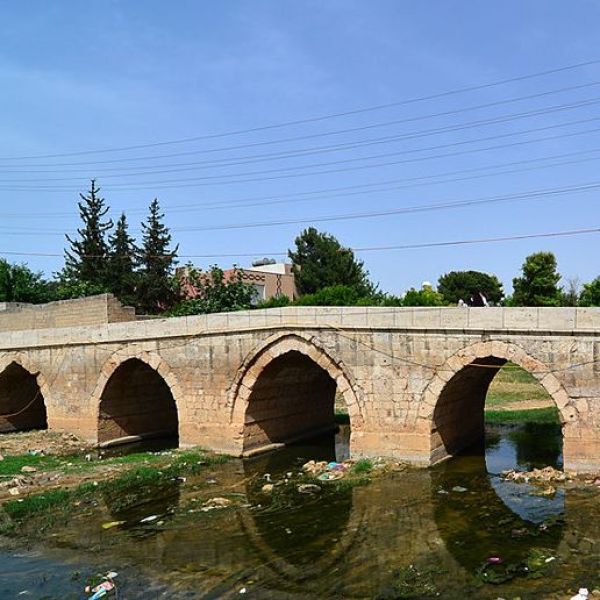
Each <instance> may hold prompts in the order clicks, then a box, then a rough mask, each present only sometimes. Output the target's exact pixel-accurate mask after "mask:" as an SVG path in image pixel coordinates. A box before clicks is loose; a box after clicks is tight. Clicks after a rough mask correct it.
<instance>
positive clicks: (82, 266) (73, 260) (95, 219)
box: [62, 179, 113, 286]
mask: <svg viewBox="0 0 600 600" xmlns="http://www.w3.org/2000/svg"><path fill="white" fill-rule="evenodd" d="M99 192H100V188H98V187H97V186H96V180H95V179H92V182H91V187H90V190H89V191H88V195H87V196H84V195H83V194H79V196H80V198H81V201H80V202H78V203H77V206H78V207H79V215H80V217H81V220H82V221H83V227H82V228H81V229H78V230H77V233H78V234H79V237H80V239H79V240H73V239H71V238H70V237H69V236H68V235H67V236H66V238H67V241H68V242H69V244H70V245H71V249H70V250H65V268H64V270H63V273H62V277H63V278H64V279H72V280H74V281H75V282H77V283H80V282H85V283H89V284H92V286H104V285H105V284H106V282H107V280H108V279H109V272H108V268H107V267H108V265H107V259H108V245H107V242H106V232H107V231H109V230H110V229H111V228H112V226H113V222H112V220H111V219H108V220H106V221H103V220H102V219H103V217H104V216H106V213H107V212H108V206H106V205H105V203H104V198H101V197H100V196H99V195H98V194H99Z"/></svg>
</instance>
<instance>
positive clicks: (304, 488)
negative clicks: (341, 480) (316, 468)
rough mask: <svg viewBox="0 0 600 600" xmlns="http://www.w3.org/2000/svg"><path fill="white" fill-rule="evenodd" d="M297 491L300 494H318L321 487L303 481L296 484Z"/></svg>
mask: <svg viewBox="0 0 600 600" xmlns="http://www.w3.org/2000/svg"><path fill="white" fill-rule="evenodd" d="M298 491H299V492H300V493H301V494H318V493H319V492H320V491H321V488H320V487H319V486H318V485H315V484H314V483H303V484H302V485H299V486H298Z"/></svg>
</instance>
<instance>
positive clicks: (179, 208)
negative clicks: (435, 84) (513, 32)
mask: <svg viewBox="0 0 600 600" xmlns="http://www.w3.org/2000/svg"><path fill="white" fill-rule="evenodd" d="M599 130H600V128H599ZM598 152H600V148H590V149H589V150H579V151H577V152H566V153H562V154H554V155H550V156H542V157H538V158H531V159H527V160H521V161H511V162H505V163H497V164H493V165H486V166H482V167H473V168H470V169H459V170H455V171H446V172H442V173H434V174H430V175H422V176H418V177H406V178H401V179H389V180H384V181H380V182H373V183H365V184H356V185H351V186H338V187H334V188H325V189H321V190H311V191H306V192H295V193H291V194H277V195H271V196H254V197H250V198H240V199H234V200H231V201H229V202H225V203H223V202H220V203H216V202H214V201H212V202H204V203H189V204H175V205H168V204H167V205H163V206H162V208H163V209H166V210H169V213H170V214H173V213H181V212H190V211H195V210H217V209H224V210H230V209H231V208H249V207H255V206H269V205H274V204H275V205H277V204H289V203H291V202H303V201H304V202H306V201H315V200H325V199H330V198H346V197H348V196H360V195H363V194H367V193H368V194H375V193H382V192H389V191H396V190H402V189H410V188H415V187H424V186H429V185H439V184H443V183H455V182H458V181H470V180H473V179H481V178H486V177H494V176H498V175H505V174H511V173H521V172H526V171H532V170H537V169H548V168H553V167H560V166H564V165H573V164H581V163H585V162H590V161H596V160H600V156H592V157H588V158H583V159H580V160H568V161H561V162H554V163H549V164H542V165H533V166H529V167H523V168H515V169H505V170H502V171H493V172H490V173H482V174H481V172H482V171H489V170H492V169H502V168H504V167H511V166H518V165H531V164H532V163H536V162H540V161H548V160H555V159H558V158H567V157H572V156H581V155H582V154H592V153H598ZM466 173H480V174H479V175H472V176H465V177H455V178H446V179H442V178H443V177H449V176H452V175H461V174H466ZM413 182H414V183H413ZM391 184H402V185H391ZM382 186H383V187H382ZM385 186H387V187H385ZM377 188H379V189H377ZM306 196H314V197H312V198H311V197H308V198H307V197H306ZM115 210H116V212H127V214H131V213H135V214H137V213H144V212H146V209H145V208H144V209H141V208H133V209H132V208H119V209H118V210H117V209H115ZM72 215H73V213H72V212H64V213H57V212H53V213H40V212H36V214H35V215H30V214H27V215H24V214H23V213H22V212H19V213H0V218H5V219H10V218H19V219H23V218H25V219H27V220H31V218H32V217H39V218H43V219H48V218H51V217H56V218H63V217H71V216H72Z"/></svg>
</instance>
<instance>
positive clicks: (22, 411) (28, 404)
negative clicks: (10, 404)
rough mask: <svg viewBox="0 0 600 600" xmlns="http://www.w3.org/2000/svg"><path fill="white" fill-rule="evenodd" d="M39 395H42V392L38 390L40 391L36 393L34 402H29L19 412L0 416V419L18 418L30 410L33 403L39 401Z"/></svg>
mask: <svg viewBox="0 0 600 600" xmlns="http://www.w3.org/2000/svg"><path fill="white" fill-rule="evenodd" d="M39 395H40V390H39V388H38V391H37V392H36V393H35V396H34V397H33V400H31V401H30V402H28V403H27V404H26V405H25V406H24V407H23V408H22V409H20V410H18V411H17V412H14V413H9V414H3V415H2V414H0V419H10V418H11V417H18V416H19V415H20V414H22V413H24V412H25V411H26V410H27V409H28V408H30V407H31V406H32V405H33V403H34V402H35V401H36V400H37V399H38V397H39Z"/></svg>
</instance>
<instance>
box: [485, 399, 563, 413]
mask: <svg viewBox="0 0 600 600" xmlns="http://www.w3.org/2000/svg"><path fill="white" fill-rule="evenodd" d="M554 406H555V404H554V402H553V400H551V399H550V398H548V399H547V400H519V401H518V402H509V403H506V404H498V405H496V406H493V407H491V408H489V409H488V410H493V411H506V410H534V409H538V408H552V407H554Z"/></svg>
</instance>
